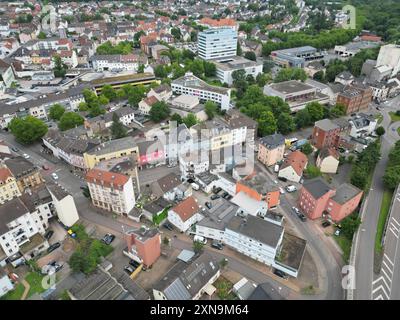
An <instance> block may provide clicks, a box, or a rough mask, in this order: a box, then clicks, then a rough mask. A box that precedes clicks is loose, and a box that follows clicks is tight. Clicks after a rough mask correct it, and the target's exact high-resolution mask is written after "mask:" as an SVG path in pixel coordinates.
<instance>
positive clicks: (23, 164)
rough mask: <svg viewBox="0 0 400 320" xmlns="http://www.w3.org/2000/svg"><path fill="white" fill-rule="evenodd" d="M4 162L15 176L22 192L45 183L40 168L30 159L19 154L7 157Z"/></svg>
mask: <svg viewBox="0 0 400 320" xmlns="http://www.w3.org/2000/svg"><path fill="white" fill-rule="evenodd" d="M4 163H5V165H6V166H7V168H8V169H9V170H10V171H11V173H12V175H13V177H14V178H15V180H16V182H17V185H18V189H19V191H20V192H21V193H23V192H24V191H25V189H28V188H33V187H35V186H38V185H40V184H41V183H43V178H42V175H41V174H40V170H39V168H38V167H36V166H35V165H34V164H33V163H32V162H30V161H29V160H27V159H25V158H23V157H21V156H18V157H15V158H11V159H7V160H5V161H4Z"/></svg>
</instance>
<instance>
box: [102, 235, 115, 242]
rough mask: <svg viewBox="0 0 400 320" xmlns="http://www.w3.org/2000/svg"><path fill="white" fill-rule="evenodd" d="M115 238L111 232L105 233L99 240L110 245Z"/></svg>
mask: <svg viewBox="0 0 400 320" xmlns="http://www.w3.org/2000/svg"><path fill="white" fill-rule="evenodd" d="M114 239H115V236H114V235H113V234H111V233H107V234H106V235H105V236H104V237H103V239H101V241H103V242H104V243H105V244H107V245H110V244H111V243H112V242H113V241H114Z"/></svg>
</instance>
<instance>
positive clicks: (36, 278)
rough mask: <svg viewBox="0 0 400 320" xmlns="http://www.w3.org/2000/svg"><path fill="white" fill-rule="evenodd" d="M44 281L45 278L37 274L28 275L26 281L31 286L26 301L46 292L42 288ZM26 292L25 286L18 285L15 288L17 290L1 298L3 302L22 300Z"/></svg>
mask: <svg viewBox="0 0 400 320" xmlns="http://www.w3.org/2000/svg"><path fill="white" fill-rule="evenodd" d="M42 279H43V276H42V275H41V274H39V273H37V272H30V273H28V274H27V275H26V277H25V281H26V282H28V283H29V285H30V289H29V292H28V294H27V296H26V299H28V298H29V297H31V296H32V295H33V294H35V293H42V292H44V291H45V290H46V289H44V288H43V287H42ZM24 291H25V287H24V285H23V284H22V283H18V284H17V285H16V286H15V289H14V290H13V291H10V292H8V293H7V294H6V295H4V296H3V297H1V300H21V298H22V295H23V294H24Z"/></svg>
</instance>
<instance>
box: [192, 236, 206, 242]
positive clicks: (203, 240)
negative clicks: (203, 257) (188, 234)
mask: <svg viewBox="0 0 400 320" xmlns="http://www.w3.org/2000/svg"><path fill="white" fill-rule="evenodd" d="M193 242H200V243H202V244H206V243H207V239H206V238H204V237H202V236H198V235H197V234H196V235H195V236H194V238H193Z"/></svg>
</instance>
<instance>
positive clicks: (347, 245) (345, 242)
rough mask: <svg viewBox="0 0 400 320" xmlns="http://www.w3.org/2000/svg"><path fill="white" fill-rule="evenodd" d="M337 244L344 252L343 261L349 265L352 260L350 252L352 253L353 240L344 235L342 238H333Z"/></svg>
mask: <svg viewBox="0 0 400 320" xmlns="http://www.w3.org/2000/svg"><path fill="white" fill-rule="evenodd" d="M333 237H334V239H335V240H336V242H337V243H338V245H339V247H340V248H341V249H342V251H343V260H344V261H345V262H346V263H347V262H348V261H349V258H350V252H351V244H352V240H349V239H348V238H346V237H345V236H344V235H343V234H341V235H340V236H335V235H334V236H333Z"/></svg>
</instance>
